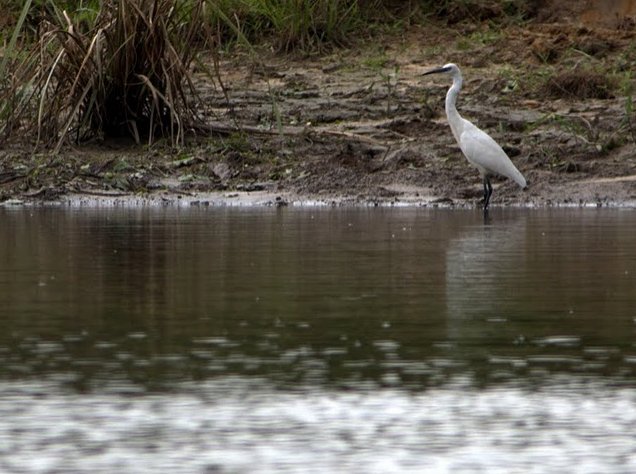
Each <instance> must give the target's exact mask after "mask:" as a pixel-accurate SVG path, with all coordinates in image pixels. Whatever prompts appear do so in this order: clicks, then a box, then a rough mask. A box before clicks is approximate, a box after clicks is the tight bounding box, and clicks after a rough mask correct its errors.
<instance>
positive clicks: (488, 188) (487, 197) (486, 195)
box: [484, 176, 492, 211]
mask: <svg viewBox="0 0 636 474" xmlns="http://www.w3.org/2000/svg"><path fill="white" fill-rule="evenodd" d="M490 196H492V184H490V178H488V176H484V211H487V210H488V204H490Z"/></svg>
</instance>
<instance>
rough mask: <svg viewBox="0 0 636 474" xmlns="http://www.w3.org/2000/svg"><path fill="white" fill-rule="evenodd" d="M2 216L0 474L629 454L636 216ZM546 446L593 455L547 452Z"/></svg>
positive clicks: (455, 465) (600, 461)
mask: <svg viewBox="0 0 636 474" xmlns="http://www.w3.org/2000/svg"><path fill="white" fill-rule="evenodd" d="M0 222H1V225H0V441H2V440H4V441H6V442H7V443H8V444H7V443H5V446H13V447H12V448H0V470H3V469H4V470H5V471H7V472H59V471H55V470H56V469H58V470H61V471H67V472H76V471H77V472H82V470H84V469H91V470H93V471H101V472H112V469H114V468H115V467H117V468H118V469H124V470H126V471H127V472H153V469H154V472H159V471H157V469H165V468H166V466H168V467H170V466H171V471H170V472H208V471H210V472H211V470H214V469H216V470H217V471H215V472H281V471H289V472H313V471H311V470H310V469H308V468H307V465H308V464H311V465H312V466H314V467H313V468H312V469H314V468H315V472H327V471H329V470H330V469H334V468H335V467H336V466H337V467H339V468H342V470H344V471H346V472H401V471H403V470H406V471H408V470H409V469H412V471H413V472H462V470H464V471H465V472H474V470H479V469H486V470H487V471H488V472H496V471H497V470H499V469H500V470H501V472H510V471H507V469H509V468H515V469H516V468H519V469H525V467H527V466H531V465H534V463H535V458H536V457H537V456H539V457H541V456H542V457H543V458H542V459H543V462H545V463H547V464H546V465H548V466H552V470H553V471H554V472H558V471H559V470H561V469H563V468H566V469H567V467H568V462H575V454H576V457H578V459H579V461H577V462H579V463H581V462H584V461H585V460H586V459H587V461H588V462H587V464H584V465H585V466H587V467H589V468H590V469H591V470H592V471H594V470H595V469H596V468H598V467H599V466H601V467H603V466H605V467H607V466H610V467H612V466H613V467H615V468H616V469H614V468H612V469H610V471H611V472H630V471H629V469H628V470H626V471H621V469H620V468H619V466H628V467H629V466H632V467H633V466H636V448H633V447H632V444H633V443H631V444H630V442H629V441H628V440H629V439H633V438H634V436H636V428H634V427H635V426H636V421H635V420H636V404H635V400H636V398H635V396H634V393H633V392H632V390H633V389H634V388H635V387H636V211H635V210H629V209H625V210H607V209H601V210H598V209H589V210H580V209H576V210H564V209H562V210H497V209H495V210H493V212H492V213H491V219H490V221H489V222H487V223H485V222H484V220H483V218H482V216H481V214H480V213H479V212H478V211H449V210H424V209H412V208H409V209H381V208H374V209H366V208H355V209H294V208H283V209H262V208H258V209H229V208H224V209H213V208H209V209H175V208H170V209H133V210H131V209H123V210H122V209H110V210H104V209H102V210H99V209H93V210H90V209H73V210H70V209H33V210H29V209H15V210H11V209H0ZM2 400H4V401H2ZM586 403H587V404H588V405H586ZM16 407H22V408H21V409H16ZM131 407H132V408H131ZM290 407H292V408H290ZM293 407H295V408H293ZM364 407H366V409H364ZM480 407H481V410H482V413H481V415H480V414H479V409H480ZM502 407H503V408H502ZM608 407H612V408H611V409H609V408H608ZM552 409H554V412H553V413H551V412H550V410H552ZM100 410H101V411H100ZM128 410H132V413H133V414H131V413H129V412H128ZM290 410H291V411H290ZM356 410H358V411H356ZM365 410H366V411H365ZM392 410H393V411H392ZM475 410H477V412H475ZM615 410H620V411H615ZM78 413H80V415H77V414H78ZM82 413H83V415H81V414H82ZM96 413H101V414H100V415H96ZM290 413H291V414H290ZM436 413H437V414H438V415H436ZM564 413H567V414H568V415H567V423H568V424H567V425H564V419H563V416H564ZM47 414H48V415H47ZM74 414H75V415H74ZM129 415H130V416H129ZM385 415H386V416H385ZM48 416H53V417H54V419H57V420H58V421H59V420H63V423H62V424H61V425H60V426H62V427H64V429H62V428H60V430H61V431H60V432H59V433H58V432H49V431H50V430H51V429H53V428H50V427H51V426H52V425H51V424H52V423H53V425H55V423H54V421H52V420H51V419H49V418H48ZM96 416H97V418H95V417H96ZM595 416H596V417H598V419H596V420H595V423H596V424H594V425H593V426H595V427H596V428H595V431H594V432H593V433H592V434H590V435H589V437H588V438H586V439H587V440H588V441H589V442H590V443H591V444H590V445H586V444H585V443H583V444H581V443H582V441H581V439H580V433H581V430H583V432H586V431H585V430H586V428H585V426H586V424H587V423H588V422H589V420H590V419H593V418H594V417H595ZM78 417H79V418H78ZM122 417H123V418H122ZM254 417H256V418H254ZM286 417H288V418H289V419H287V418H286ZM325 417H326V418H325ZM374 417H379V418H374ZM604 417H609V419H608V418H604ZM149 419H150V420H154V421H152V423H150V426H146V425H147V424H148V420H149ZM282 419H285V420H286V422H285V423H284V424H282V425H281V420H282ZM498 419H499V420H500V422H501V423H504V425H501V426H500V425H493V426H490V425H489V424H492V423H496V422H497V420H498ZM553 419H554V420H558V422H557V423H556V424H555V425H554V426H552V425H551V424H550V421H551V420H553ZM542 420H543V421H542ZM431 423H432V424H431ZM542 423H544V424H543V425H542ZM612 423H616V426H615V429H613V431H611V432H610V431H608V430H610V428H609V427H610V426H613V425H612ZM97 426H99V428H97ZM184 426H186V428H184ZM542 426H543V428H542ZM598 426H605V427H606V430H605V431H603V430H602V429H601V430H600V431H599V428H598ZM44 427H47V428H46V429H45V428H44ZM188 427H189V428H188ZM382 427H384V428H382ZM391 427H395V429H396V430H397V429H398V428H399V433H397V432H396V433H392V434H391V433H390V432H391ZM431 427H432V428H431ZM568 427H569V428H571V429H569V428H568ZM429 428H430V429H429ZM497 429H501V433H500V437H497V436H499V435H497V433H498V431H497ZM47 430H49V431H47ZM130 430H132V432H134V433H137V435H136V436H137V438H135V436H133V437H132V441H131V437H130V436H128V435H127V436H124V435H123V433H127V432H129V431H130ZM135 430H137V431H135ZM179 430H181V431H179ZM183 430H185V431H183ZM259 430H260V431H259ZM383 430H384V431H383ZM542 430H543V431H542ZM175 431H176V432H179V433H180V436H181V438H180V439H181V440H182V445H180V446H181V449H176V448H175V446H173V445H172V444H171V443H174V442H175V441H174V438H173V436H172V435H169V434H168V433H173V432H175ZM384 432H386V433H389V434H390V436H389V435H386V436H385V435H384V434H383V433H384ZM484 432H487V433H489V436H490V438H488V437H486V438H484ZM16 433H17V434H16ZM43 433H46V434H43ZM343 433H344V434H343ZM361 433H362V434H361ZM400 433H401V434H400ZM493 433H494V434H493ZM541 433H544V435H545V439H544V438H541V436H542V434H541ZM577 433H579V434H577ZM613 435H614V436H615V438H612V436H613ZM73 436H75V438H77V437H79V438H81V439H82V440H83V439H86V438H87V437H88V439H89V445H83V444H82V443H79V444H78V442H77V439H75V438H74V437H73ZM91 436H92V437H94V438H95V439H93V440H92V441H90V439H91ZM277 436H278V437H277ZM493 436H494V438H493ZM43 437H44V438H43ZM537 437H540V438H537ZM630 437H631V438H630ZM211 438H214V441H211V440H210V439H211ZM548 438H549V439H552V440H553V441H554V439H557V438H558V439H559V440H560V441H559V442H561V443H563V445H564V446H568V447H573V446H581V448H580V449H579V448H577V449H575V450H574V451H572V457H571V458H569V457H568V456H567V455H564V454H563V453H560V454H559V456H556V453H555V456H554V457H550V453H551V451H550V449H552V446H553V444H552V443H551V442H547V441H546V439H548ZM202 439H206V440H208V441H207V443H208V444H206V442H203V441H201V440H202ZM484 439H486V440H489V442H487V443H486V445H485V446H481V444H480V443H483V442H484ZM135 440H136V441H135ZM382 440H384V442H383V444H382ZM434 440H438V441H437V443H438V444H435V443H436V441H434ZM439 440H443V441H439ZM444 440H445V441H444ZM511 440H512V441H511ZM514 440H517V441H514ZM316 442H318V443H319V444H318V445H314V444H313V443H316ZM509 442H512V443H513V444H512V445H510V446H509V445H508V444H507V443H509ZM38 443H39V445H40V446H45V447H47V448H44V447H41V448H40V449H39V451H38V450H37V449H36V451H35V452H38V453H39V456H35V457H34V456H33V452H34V451H33V449H35V448H34V446H36V445H38ZM91 443H92V444H91ZM209 443H218V445H217V444H214V445H210V444H209ZM330 443H331V444H330ZM377 443H380V445H377ZM440 443H441V444H440ZM515 443H517V444H515ZM577 443H578V444H577ZM603 443H609V445H610V446H613V447H614V448H615V449H614V451H611V450H604V449H605V447H604V445H603ZM0 444H2V443H0ZM51 446H53V447H54V448H55V449H53V448H51ZM431 446H432V447H431ZM480 446H481V448H484V449H486V452H488V450H489V449H490V450H493V449H494V450H495V451H494V454H492V455H489V456H485V455H481V454H480V455H477V454H475V453H482V452H483V450H480V449H481V448H480ZM635 446H636V445H635ZM383 448H385V450H384V451H383ZM428 448H430V449H428ZM422 449H424V452H422V451H421V450H422ZM427 449H428V450H427ZM573 449H574V448H573ZM590 449H592V450H596V451H598V450H599V449H601V450H604V451H603V454H602V456H601V454H599V455H598V456H594V455H593V454H592V453H591V452H590ZM188 450H191V451H192V452H190V451H188ZM581 450H583V452H581ZM189 452H190V454H189V455H188V454H187V453H189ZM202 452H205V453H208V454H210V453H215V454H214V455H210V456H208V458H205V459H203V458H200V456H198V455H197V453H198V454H199V455H201V453H202ZM220 452H223V453H225V454H223V455H220V454H219V453H220ZM301 452H305V453H306V455H305V456H302V455H300V454H299V453H301ZM175 453H181V454H182V455H183V458H182V459H181V458H179V457H178V454H175ZM228 453H229V454H228ZM264 453H265V454H264ZM317 453H318V454H317ZM524 453H525V457H524ZM380 454H381V456H380ZM175 456H176V457H175ZM259 456H260V458H259ZM374 456H376V457H377V456H380V457H379V458H376V457H374ZM599 456H600V457H599ZM144 457H147V459H146V460H145V461H144V462H145V464H144V463H143V462H142V460H143V459H145V458H144ZM254 457H256V458H258V459H260V463H259V464H258V467H254V465H252V464H249V465H244V464H242V462H243V461H244V460H245V459H246V458H250V459H251V458H254ZM39 458H42V459H43V461H42V462H36V461H35V460H37V459H39ZM151 460H152V462H151ZM380 460H381V461H382V462H386V463H389V464H386V465H385V464H382V463H380V464H378V462H379V461H380ZM582 460H583V461H582ZM199 461H200V463H199ZM153 462H154V463H155V464H153ZM630 463H631V464H630ZM20 466H22V467H20ZM118 466H119V467H118ZM144 466H145V467H144ZM356 466H358V468H356ZM374 466H375V468H377V470H375V471H374V469H375V468H374ZM382 466H384V467H385V468H386V470H382V469H381V468H382ZM524 466H525V467H524ZM20 469H22V470H20ZM47 469H48V470H47ZM206 469H207V470H208V471H206ZM549 470H550V469H549ZM542 472H544V471H542ZM597 472H598V471H597ZM605 472H607V471H605Z"/></svg>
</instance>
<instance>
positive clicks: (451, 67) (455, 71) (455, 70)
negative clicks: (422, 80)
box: [422, 63, 461, 77]
mask: <svg viewBox="0 0 636 474" xmlns="http://www.w3.org/2000/svg"><path fill="white" fill-rule="evenodd" d="M440 72H445V73H448V74H450V75H452V76H453V77H454V76H460V75H461V73H460V72H459V67H457V64H453V63H448V64H444V65H443V66H442V67H438V68H435V69H431V70H430V71H426V72H425V73H424V74H422V75H423V76H426V75H427V74H437V73H440Z"/></svg>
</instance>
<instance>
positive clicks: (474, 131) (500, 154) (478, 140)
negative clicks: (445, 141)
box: [424, 63, 526, 210]
mask: <svg viewBox="0 0 636 474" xmlns="http://www.w3.org/2000/svg"><path fill="white" fill-rule="evenodd" d="M434 73H447V74H450V75H451V76H452V78H453V85H452V86H451V88H450V89H448V92H447V94H446V117H447V118H448V124H449V125H450V128H451V131H452V132H453V136H454V137H455V140H457V143H458V144H459V148H460V149H461V150H462V153H463V154H464V156H466V159H467V160H468V161H469V162H470V163H471V164H472V165H473V166H474V167H475V168H477V169H478V170H479V173H480V174H481V176H482V179H483V182H484V210H486V209H488V204H489V202H490V196H491V195H492V185H491V184H490V177H491V176H492V175H495V174H498V175H501V176H506V177H507V178H510V179H512V180H513V181H514V182H516V183H517V184H518V185H519V186H521V187H522V188H525V187H526V179H525V178H524V177H523V175H522V174H521V173H520V172H519V170H518V169H517V168H516V167H515V165H514V164H512V161H510V158H508V155H506V152H505V151H503V149H502V148H501V147H500V146H499V144H498V143H497V142H496V141H495V140H493V139H492V137H491V136H490V135H488V134H487V133H486V132H484V131H483V130H480V129H479V128H477V127H476V126H475V125H473V124H472V123H470V122H469V121H468V120H466V119H464V118H463V117H462V116H461V115H459V112H457V107H456V105H455V103H456V102H457V96H458V95H459V91H460V90H461V88H462V73H461V71H460V70H459V67H457V65H456V64H453V63H449V64H446V65H444V66H442V67H440V68H437V69H433V70H432V71H428V72H425V73H424V74H425V75H426V74H434Z"/></svg>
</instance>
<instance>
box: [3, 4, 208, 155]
mask: <svg viewBox="0 0 636 474" xmlns="http://www.w3.org/2000/svg"><path fill="white" fill-rule="evenodd" d="M202 13H203V1H189V2H186V3H184V2H179V1H177V0H119V1H118V0H105V1H104V2H103V4H102V8H101V9H100V11H99V13H98V14H97V17H96V18H95V21H94V23H93V24H92V25H90V26H89V27H88V28H86V27H85V25H82V27H81V28H80V27H79V26H78V25H77V24H75V22H74V19H73V18H71V17H70V16H69V15H68V14H67V13H66V12H65V11H59V12H58V14H57V15H52V16H51V17H49V18H46V19H45V20H44V21H43V22H42V23H41V24H40V25H39V31H38V40H37V42H36V44H35V45H34V46H32V47H31V49H30V50H29V51H28V52H25V53H23V54H22V55H21V56H20V55H18V58H17V59H16V60H15V61H14V63H13V64H12V65H11V67H10V69H11V71H12V74H11V75H10V78H9V80H7V83H6V87H5V88H4V89H3V96H2V97H1V98H0V99H1V100H2V102H3V103H4V104H8V105H9V107H7V108H6V110H12V111H13V113H11V114H5V115H6V116H5V117H4V118H5V120H6V124H5V132H7V133H9V134H13V135H16V134H17V133H19V134H20V135H22V136H24V134H25V133H26V134H27V136H29V134H33V135H35V136H36V137H37V141H38V143H43V144H46V145H55V149H56V150H59V148H60V146H61V145H62V144H63V142H64V140H65V139H66V138H69V137H71V136H72V137H73V139H74V140H75V141H76V142H82V141H84V140H88V139H93V138H103V137H112V136H122V135H129V136H132V137H133V138H134V139H135V140H136V141H137V142H141V141H143V140H147V141H148V142H153V141H154V140H155V139H156V138H158V137H166V138H169V139H170V140H171V142H172V143H173V144H179V143H182V142H183V139H184V133H185V131H186V129H187V128H188V127H189V126H190V125H191V124H192V123H193V122H195V121H196V119H197V109H196V104H195V102H194V101H193V99H196V91H195V88H194V86H193V83H192V80H191V75H190V66H191V64H192V62H193V61H194V60H195V58H196V55H197V51H198V50H199V49H200V47H202V46H203V45H202V44H201V38H202V37H204V36H203V35H202V34H201V32H202V30H204V29H205V21H204V19H203V15H202ZM195 39H196V40H195ZM197 46H198V47H199V48H198V47H197Z"/></svg>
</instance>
